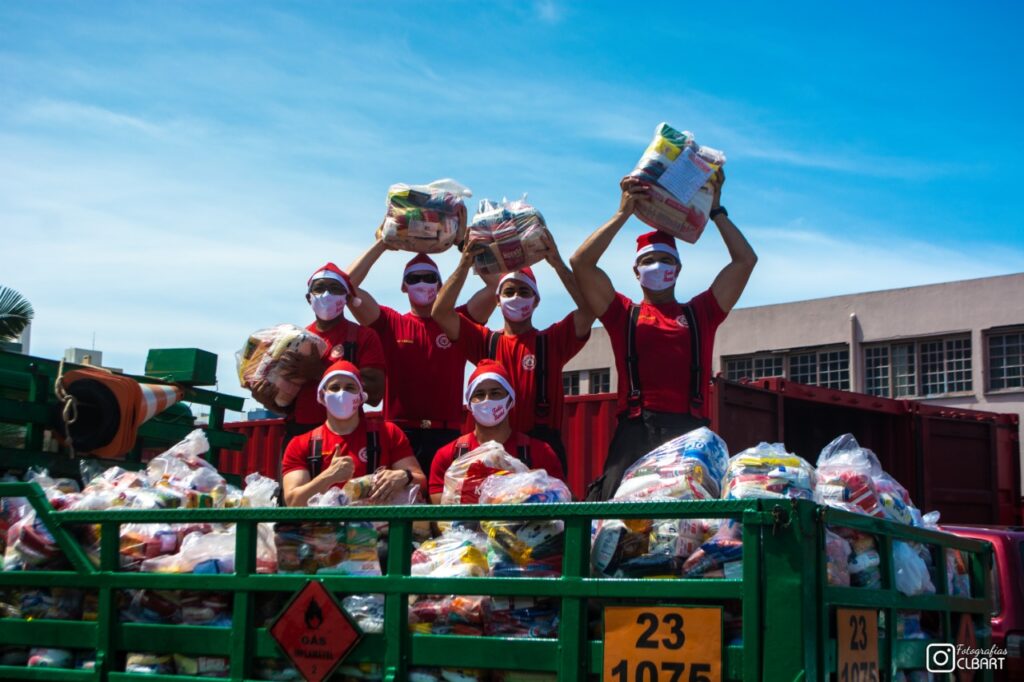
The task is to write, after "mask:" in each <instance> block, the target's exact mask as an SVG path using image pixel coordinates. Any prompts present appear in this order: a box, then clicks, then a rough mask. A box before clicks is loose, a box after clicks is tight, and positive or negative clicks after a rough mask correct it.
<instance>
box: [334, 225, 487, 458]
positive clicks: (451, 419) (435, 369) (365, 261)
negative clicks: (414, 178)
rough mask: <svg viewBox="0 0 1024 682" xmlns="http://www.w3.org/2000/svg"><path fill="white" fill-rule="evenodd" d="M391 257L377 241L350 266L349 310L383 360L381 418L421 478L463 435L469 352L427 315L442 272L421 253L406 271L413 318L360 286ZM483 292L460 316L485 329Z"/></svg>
mask: <svg viewBox="0 0 1024 682" xmlns="http://www.w3.org/2000/svg"><path fill="white" fill-rule="evenodd" d="M387 250H388V247H387V246H385V245H384V242H383V241H382V240H381V239H377V241H375V242H374V243H373V245H372V246H370V248H369V249H367V251H366V252H365V253H363V255H361V256H360V257H359V258H357V259H356V260H355V261H353V263H352V264H351V265H350V266H349V269H348V271H349V273H350V276H351V280H352V283H353V284H354V285H355V286H356V287H357V291H358V294H359V298H360V299H361V300H362V304H361V305H360V306H359V307H358V308H353V309H352V315H353V317H355V318H356V321H358V322H359V324H361V325H364V326H366V327H369V328H370V329H373V330H374V331H376V332H377V334H378V335H379V336H380V340H381V343H382V344H383V346H384V352H385V353H386V354H387V357H388V369H387V395H386V396H385V399H384V417H385V418H386V419H388V420H389V421H392V422H394V423H395V424H397V425H398V426H399V427H400V428H401V429H402V430H403V431H404V432H405V435H406V436H407V437H408V438H409V443H410V444H411V445H412V449H413V452H414V453H415V454H416V459H417V460H418V461H419V463H420V467H422V468H423V470H424V471H430V460H431V459H433V457H434V453H435V452H437V449H438V448H439V447H441V446H442V445H444V444H445V443H447V442H448V441H450V440H451V439H453V438H455V437H456V436H458V435H459V433H461V430H462V425H463V411H462V380H463V377H464V376H465V370H466V353H465V351H464V350H463V349H462V347H460V346H458V345H457V344H454V343H452V342H451V341H450V340H449V339H448V336H447V335H446V334H445V332H444V330H443V329H441V327H440V326H439V325H438V324H437V322H435V321H434V319H433V318H432V317H431V316H430V310H431V306H433V304H434V300H435V299H436V298H437V292H438V291H439V290H440V288H441V272H440V270H438V268H437V263H435V262H434V260H433V259H432V258H431V257H430V256H428V255H426V254H417V255H416V256H415V257H413V258H412V259H411V260H410V261H409V262H408V263H406V265H405V270H404V271H403V273H402V293H404V294H407V295H408V296H409V308H410V311H409V312H407V313H405V314H404V315H403V314H402V313H399V312H398V311H397V310H395V309H394V308H389V307H388V306H384V305H380V304H378V303H377V301H376V300H375V299H374V297H373V296H371V295H370V294H369V293H367V292H366V291H364V290H363V289H360V288H358V287H361V286H362V283H363V280H364V279H365V278H366V276H367V275H368V274H369V272H370V268H372V267H373V265H374V264H375V263H376V262H377V260H378V259H379V258H380V256H381V255H382V254H383V253H384V252H385V251H387ZM496 283H497V277H495V278H494V282H493V283H491V284H490V286H488V285H486V284H485V286H484V288H483V289H481V290H480V291H478V292H477V293H476V294H475V295H474V296H473V297H472V298H471V299H470V300H469V302H468V303H467V304H466V305H463V306H460V307H459V311H460V312H461V313H462V314H464V315H466V316H468V317H469V318H471V319H473V320H478V321H480V322H486V321H487V318H488V317H490V316H491V312H493V311H494V305H495V303H494V295H493V293H492V292H493V291H494V285H495V284H496Z"/></svg>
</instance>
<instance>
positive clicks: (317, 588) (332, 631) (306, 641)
mask: <svg viewBox="0 0 1024 682" xmlns="http://www.w3.org/2000/svg"><path fill="white" fill-rule="evenodd" d="M270 635H271V636H272V637H273V638H274V639H275V640H276V641H277V643H278V644H279V645H280V646H281V649H282V651H284V653H285V655H286V656H287V657H288V659H289V660H290V661H291V662H292V664H293V665H294V666H295V667H296V668H297V669H298V671H299V674H301V675H302V677H303V679H305V680H307V682H321V680H324V679H326V678H327V677H328V676H329V675H330V674H331V673H332V672H334V669H335V668H336V667H338V664H339V663H341V662H342V661H343V660H345V656H347V655H348V653H349V652H350V651H351V650H352V648H353V647H354V646H355V645H356V644H357V643H358V642H359V639H360V637H362V635H363V633H362V632H361V631H360V630H359V628H358V627H357V626H356V625H355V624H354V623H352V621H351V620H349V617H348V615H347V614H346V613H345V611H344V610H343V609H342V608H341V606H339V605H338V602H337V601H336V600H335V599H334V597H333V596H332V595H331V593H330V592H328V591H327V590H326V589H324V586H323V585H322V584H321V583H319V582H315V581H313V582H309V583H306V586H305V587H303V588H302V589H301V590H299V592H298V594H296V595H295V597H293V598H292V600H291V602H289V603H288V606H286V607H285V608H284V610H283V611H282V612H281V615H280V616H278V617H277V620H276V621H274V624H273V625H272V626H271V628H270Z"/></svg>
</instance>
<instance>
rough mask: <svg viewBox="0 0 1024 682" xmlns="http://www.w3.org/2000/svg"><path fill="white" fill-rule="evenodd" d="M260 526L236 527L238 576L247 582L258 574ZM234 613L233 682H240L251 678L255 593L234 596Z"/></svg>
mask: <svg viewBox="0 0 1024 682" xmlns="http://www.w3.org/2000/svg"><path fill="white" fill-rule="evenodd" d="M257 528H258V526H257V525H256V524H255V523H254V522H252V521H241V522H239V523H236V524H235V575H236V576H237V577H238V578H248V577H249V576H250V575H252V574H253V573H255V572H256V570H255V569H256V538H257V533H258V530H257ZM233 607H234V608H233V609H232V613H231V679H232V680H234V682H241V681H242V680H244V679H246V678H247V677H249V667H250V665H251V662H252V650H253V640H254V639H255V637H254V635H255V628H254V627H253V623H252V618H253V611H254V609H253V593H252V592H250V591H248V590H243V591H238V592H235V595H234V604H233Z"/></svg>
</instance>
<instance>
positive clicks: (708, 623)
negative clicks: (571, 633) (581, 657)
mask: <svg viewBox="0 0 1024 682" xmlns="http://www.w3.org/2000/svg"><path fill="white" fill-rule="evenodd" d="M603 679H605V680H610V681H611V682H684V681H685V682H720V681H721V679H722V609H721V607H660V606H635V607H634V606H609V607H607V608H606V609H605V610H604V676H603Z"/></svg>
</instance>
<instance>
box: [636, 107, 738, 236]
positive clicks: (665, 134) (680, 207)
mask: <svg viewBox="0 0 1024 682" xmlns="http://www.w3.org/2000/svg"><path fill="white" fill-rule="evenodd" d="M724 164H725V154H723V153H722V152H720V151H718V150H717V149H712V148H710V147H705V146H701V145H698V144H697V142H696V141H695V140H694V138H693V134H692V133H690V132H688V131H684V132H679V131H678V130H676V129H675V128H673V127H672V126H670V125H668V124H667V123H660V124H659V125H658V127H657V128H655V130H654V139H653V140H652V141H651V144H650V145H649V146H648V147H647V150H646V151H645V152H644V154H643V156H641V157H640V161H638V162H637V164H636V168H634V169H633V170H632V172H630V176H632V177H635V178H638V179H640V180H643V181H644V182H647V183H649V184H650V185H651V189H650V191H649V192H648V196H647V198H646V199H644V200H642V201H639V202H637V206H636V216H637V217H638V218H640V220H642V221H644V222H645V223H647V224H648V225H650V226H651V227H653V228H654V229H656V230H661V231H662V232H666V233H668V234H670V235H672V236H673V237H677V238H679V239H682V240H683V241H686V242H689V243H691V244H693V243H695V242H696V241H697V240H698V239H699V238H700V236H701V234H702V233H703V232H704V227H705V225H707V222H708V214H709V213H710V212H711V202H712V198H713V197H712V189H711V184H710V180H711V177H712V176H713V175H714V173H715V171H717V170H718V169H719V168H721V167H722V166H723V165H724Z"/></svg>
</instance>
